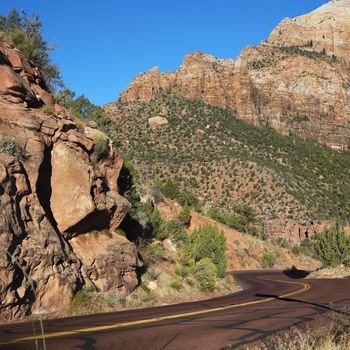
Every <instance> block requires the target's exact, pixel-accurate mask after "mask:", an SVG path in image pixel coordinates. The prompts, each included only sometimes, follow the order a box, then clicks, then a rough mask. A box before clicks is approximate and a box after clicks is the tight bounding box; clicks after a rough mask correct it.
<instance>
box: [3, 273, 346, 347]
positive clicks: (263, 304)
mask: <svg viewBox="0 0 350 350" xmlns="http://www.w3.org/2000/svg"><path fill="white" fill-rule="evenodd" d="M235 276H236V277H237V278H238V279H239V280H240V282H241V283H242V284H243V285H244V290H243V291H241V292H239V293H235V294H232V295H228V296H224V297H220V298H215V299H211V300H206V301H199V302H193V303H185V304H178V305H170V306H162V307H154V308H149V309H142V310H131V311H122V312H116V313H108V314H99V315H90V316H82V317H72V318H65V319H58V320H48V321H45V322H44V329H45V340H44V342H45V344H43V339H41V338H42V337H41V336H40V335H38V336H33V326H32V324H31V323H21V324H12V325H3V326H0V350H5V349H6V350H27V349H31V350H32V349H44V345H45V346H46V349H47V350H68V349H82V350H119V349H120V350H121V349H132V350H136V349H140V350H141V349H142V350H145V349H157V350H158V349H169V350H170V349H174V350H175V349H220V348H221V347H224V346H226V345H228V344H232V347H233V348H239V347H242V346H243V345H249V344H251V343H254V342H256V341H257V340H259V339H262V338H265V337H267V336H269V335H271V334H273V333H275V332H280V331H283V330H287V329H288V328H290V327H291V326H293V325H298V324H302V323H305V322H308V321H312V320H313V319H314V318H315V317H316V316H317V315H318V314H320V313H324V312H329V311H332V310H334V309H341V308H342V307H343V306H344V305H350V295H349V290H350V279H343V280H338V279H337V280H303V279H290V278H288V277H287V276H285V275H284V274H283V273H282V272H265V271H259V272H257V271H255V272H237V273H235ZM35 328H36V330H37V332H38V333H40V332H39V329H40V328H39V325H38V324H36V326H35Z"/></svg>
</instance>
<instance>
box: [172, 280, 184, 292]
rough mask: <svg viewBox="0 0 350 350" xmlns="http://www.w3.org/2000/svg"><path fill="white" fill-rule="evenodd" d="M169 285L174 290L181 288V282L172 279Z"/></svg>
mask: <svg viewBox="0 0 350 350" xmlns="http://www.w3.org/2000/svg"><path fill="white" fill-rule="evenodd" d="M170 287H171V288H173V289H175V290H176V291H180V290H181V289H182V284H181V283H180V282H179V281H173V282H171V283H170Z"/></svg>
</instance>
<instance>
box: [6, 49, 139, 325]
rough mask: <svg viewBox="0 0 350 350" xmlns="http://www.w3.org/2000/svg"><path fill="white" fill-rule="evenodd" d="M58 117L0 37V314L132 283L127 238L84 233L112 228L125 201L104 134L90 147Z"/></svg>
mask: <svg viewBox="0 0 350 350" xmlns="http://www.w3.org/2000/svg"><path fill="white" fill-rule="evenodd" d="M45 104H47V105H48V106H49V107H51V109H50V110H49V111H51V110H54V109H55V110H56V112H55V113H54V112H52V113H51V112H49V114H47V109H46V110H45V109H40V108H37V107H40V106H42V105H45ZM34 107H35V108H34ZM44 112H46V113H44ZM66 115H67V111H65V110H64V109H63V108H62V107H60V106H57V105H55V103H54V100H53V98H52V96H51V95H50V94H49V93H48V92H47V91H46V90H45V86H44V84H43V83H42V81H41V77H40V72H39V71H38V69H37V68H35V67H34V66H33V65H32V64H31V63H30V62H28V61H27V60H26V59H25V58H24V57H23V55H21V54H20V53H19V52H18V51H17V50H15V49H13V48H11V47H10V46H8V45H7V44H5V43H0V145H1V146H0V314H1V316H0V319H5V318H7V319H14V318H21V317H24V316H25V315H28V314H31V313H36V312H40V313H41V312H55V311H58V310H64V309H65V308H67V307H68V305H69V302H70V299H71V296H72V294H73V293H74V292H75V291H77V290H79V289H81V288H84V287H92V286H95V288H96V289H98V290H102V291H106V290H109V291H112V292H115V293H121V294H127V293H129V292H130V291H132V290H133V289H134V288H135V287H136V285H137V276H136V269H137V267H138V266H139V265H140V264H141V263H140V261H139V260H138V256H137V252H136V248H135V246H134V245H133V244H132V243H131V242H129V241H127V240H126V239H125V240H113V241H108V242H105V241H104V239H107V238H106V237H99V236H97V238H94V236H93V235H91V234H89V233H88V232H89V231H90V230H102V229H107V230H111V231H113V230H114V229H115V228H116V227H117V226H118V225H119V223H120V222H121V221H122V220H123V218H124V216H125V215H126V213H127V212H128V211H129V209H130V204H129V202H128V201H127V200H126V199H125V198H123V197H122V196H121V195H119V193H118V185H117V180H118V177H119V174H120V170H121V168H122V165H123V159H122V157H121V155H120V153H119V152H118V151H117V150H116V149H115V148H114V147H113V145H112V143H111V142H110V141H109V140H107V141H108V147H107V148H106V151H105V152H104V154H103V155H97V154H96V152H95V150H94V141H93V137H92V136H91V135H90V134H89V130H86V131H85V132H84V131H79V130H78V128H77V127H76V125H75V124H74V122H72V120H70V119H69V118H68V117H66ZM104 137H106V136H104ZM106 138H107V137H106ZM98 234H99V233H97V235H98ZM78 235H80V236H78ZM77 236H78V237H77ZM72 237H75V238H74V239H75V240H76V241H75V242H83V243H81V244H80V243H75V244H71V243H69V240H70V239H71V238H72ZM104 244H105V245H104ZM103 245H104V246H103ZM82 246H83V247H84V252H82V250H81V247H82ZM102 246H103V249H102ZM74 247H76V248H77V251H75V250H74ZM72 248H73V249H72ZM86 252H89V259H90V258H91V259H92V260H93V263H92V264H91V265H89V263H87V260H86V259H85V255H84V254H86ZM87 266H88V267H87ZM92 270H93V271H92ZM91 271H92V272H91Z"/></svg>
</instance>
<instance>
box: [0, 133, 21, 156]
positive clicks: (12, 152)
mask: <svg viewBox="0 0 350 350" xmlns="http://www.w3.org/2000/svg"><path fill="white" fill-rule="evenodd" d="M0 153H5V154H7V155H9V156H13V157H16V158H25V151H24V150H23V149H22V148H21V147H20V146H19V145H18V144H17V142H16V141H15V140H14V139H13V138H11V137H8V136H4V137H0Z"/></svg>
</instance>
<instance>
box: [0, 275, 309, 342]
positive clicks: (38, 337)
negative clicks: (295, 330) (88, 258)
mask: <svg viewBox="0 0 350 350" xmlns="http://www.w3.org/2000/svg"><path fill="white" fill-rule="evenodd" d="M257 278H260V279H264V280H266V281H273V282H282V283H288V284H296V285H300V286H303V288H301V289H298V290H296V291H294V292H291V293H287V294H283V295H280V296H276V297H270V298H266V299H262V300H253V301H247V302H244V303H240V304H231V305H227V306H220V307H216V308H213V309H206V310H200V311H194V312H187V313H182V314H173V315H168V316H160V317H153V318H147V319H143V320H138V321H131V322H122V323H116V324H112V325H109V326H108V325H106V326H98V327H90V328H83V329H76V330H71V331H62V332H55V333H48V334H44V335H36V336H30V337H23V338H17V339H12V340H8V341H5V342H0V346H1V345H8V344H15V343H20V342H26V341H36V340H43V339H50V338H58V337H64V336H67V335H75V334H81V333H91V332H99V331H106V330H111V329H118V328H124V327H129V326H137V325H143V324H148V323H154V322H159V321H165V320H172V319H176V318H183V317H192V316H198V315H205V314H210V313H213V312H218V311H225V310H230V309H235V308H238V307H243V306H248V305H255V304H262V303H266V302H268V301H271V300H276V299H280V298H287V297H290V296H293V295H297V294H301V293H304V292H306V291H307V290H309V289H310V288H311V286H310V285H309V284H307V283H301V282H292V281H285V280H276V279H269V278H267V277H264V276H260V277H257Z"/></svg>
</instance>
